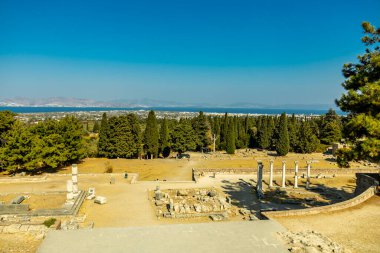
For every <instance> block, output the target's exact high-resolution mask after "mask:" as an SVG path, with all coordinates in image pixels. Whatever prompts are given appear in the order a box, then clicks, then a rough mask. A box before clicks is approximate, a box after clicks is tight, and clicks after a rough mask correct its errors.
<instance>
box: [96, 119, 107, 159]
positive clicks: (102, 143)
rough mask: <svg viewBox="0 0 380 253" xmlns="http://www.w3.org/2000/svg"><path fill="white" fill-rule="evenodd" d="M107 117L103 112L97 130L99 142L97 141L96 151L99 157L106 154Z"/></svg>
mask: <svg viewBox="0 0 380 253" xmlns="http://www.w3.org/2000/svg"><path fill="white" fill-rule="evenodd" d="M108 133H109V128H108V119H107V114H106V113H103V116H102V121H101V122H100V130H99V142H98V152H99V156H100V157H107V156H108Z"/></svg>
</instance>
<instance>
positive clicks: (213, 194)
mask: <svg viewBox="0 0 380 253" xmlns="http://www.w3.org/2000/svg"><path fill="white" fill-rule="evenodd" d="M216 195H217V193H216V191H214V190H212V191H209V192H208V196H210V197H215V196H216Z"/></svg>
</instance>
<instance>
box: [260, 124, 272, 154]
mask: <svg viewBox="0 0 380 253" xmlns="http://www.w3.org/2000/svg"><path fill="white" fill-rule="evenodd" d="M258 136H259V140H258V141H259V147H260V148H263V149H268V148H269V146H270V139H269V133H268V118H267V117H263V118H262V121H261V127H260V129H259V134H258Z"/></svg>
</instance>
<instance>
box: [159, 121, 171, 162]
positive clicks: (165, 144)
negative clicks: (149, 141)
mask: <svg viewBox="0 0 380 253" xmlns="http://www.w3.org/2000/svg"><path fill="white" fill-rule="evenodd" d="M169 139H170V135H169V127H168V120H167V119H166V117H165V118H164V120H163V121H162V124H161V128H160V149H161V153H162V156H163V157H164V158H166V157H168V156H169V155H170V143H169Z"/></svg>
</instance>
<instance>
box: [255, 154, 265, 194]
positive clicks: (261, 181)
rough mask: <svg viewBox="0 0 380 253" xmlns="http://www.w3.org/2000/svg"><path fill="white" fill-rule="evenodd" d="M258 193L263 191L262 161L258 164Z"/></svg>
mask: <svg viewBox="0 0 380 253" xmlns="http://www.w3.org/2000/svg"><path fill="white" fill-rule="evenodd" d="M256 189H257V191H258V192H259V191H262V190H263V163H262V162H261V161H258V162H257V185H256Z"/></svg>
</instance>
